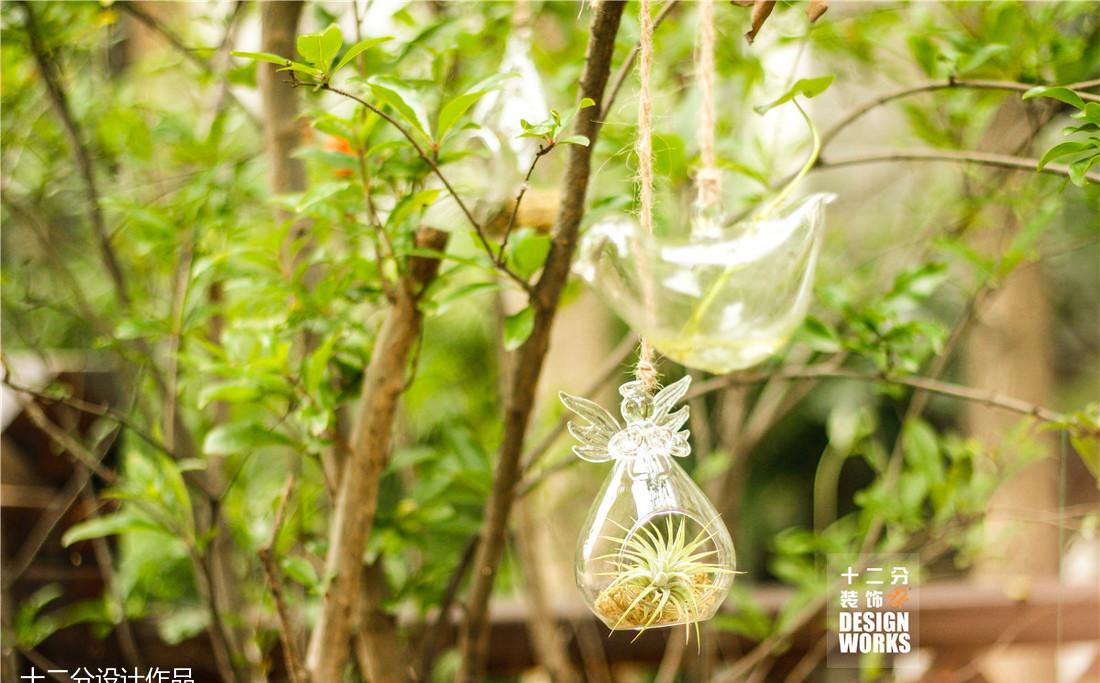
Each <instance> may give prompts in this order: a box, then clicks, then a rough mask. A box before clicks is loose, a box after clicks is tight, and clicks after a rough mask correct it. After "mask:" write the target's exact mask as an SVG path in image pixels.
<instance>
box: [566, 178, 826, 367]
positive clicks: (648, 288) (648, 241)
mask: <svg viewBox="0 0 1100 683" xmlns="http://www.w3.org/2000/svg"><path fill="white" fill-rule="evenodd" d="M832 199H833V195H830V194H814V195H811V196H810V197H807V198H806V199H804V200H802V201H801V202H800V203H798V204H795V205H794V206H793V207H791V208H789V209H787V210H786V211H785V212H783V210H782V209H780V210H779V211H777V212H774V213H773V212H769V213H768V214H767V215H765V216H757V217H753V218H752V219H750V220H747V221H739V222H730V221H727V220H725V219H724V218H723V217H722V216H721V214H718V215H709V214H699V215H696V216H695V217H694V222H693V223H692V225H691V230H690V232H687V234H685V233H684V232H682V231H672V234H669V235H664V236H657V235H651V234H648V233H646V232H644V231H641V230H640V229H639V227H638V223H637V221H635V220H634V219H633V218H632V217H629V216H626V215H613V216H610V217H608V218H606V219H604V220H602V221H601V222H599V223H597V224H596V225H595V226H593V227H592V229H591V230H589V231H588V232H586V233H585V235H584V237H583V238H582V239H581V243H580V247H579V254H578V257H577V259H576V261H575V263H574V270H575V272H577V274H579V275H580V276H581V277H582V278H583V279H584V280H585V281H587V282H588V283H589V285H591V286H592V287H593V289H595V290H596V291H597V292H598V293H599V294H600V295H601V296H602V297H603V299H604V300H605V301H607V303H608V304H609V305H610V306H611V308H612V309H614V310H615V312H616V313H618V314H619V316H620V317H622V318H623V319H624V320H625V321H626V322H627V323H629V324H630V327H631V328H633V329H634V331H636V332H637V333H638V334H640V335H641V336H644V337H645V338H646V339H648V340H649V341H650V343H652V344H653V345H654V346H655V347H656V348H657V350H658V351H660V352H661V353H662V354H663V355H664V356H666V357H668V358H671V359H672V360H674V361H676V362H677V363H681V364H683V365H685V366H687V367H691V368H697V369H699V370H706V371H707V372H713V373H715V374H723V373H727V372H732V371H734V370H740V369H743V368H747V367H750V366H752V365H756V364H757V363H760V362H761V361H763V360H765V359H767V358H768V357H770V356H771V355H772V354H773V353H775V352H776V351H777V350H778V349H780V348H781V347H782V346H783V345H784V344H785V343H786V342H787V340H788V339H789V338H790V336H791V334H792V333H793V332H794V331H795V329H797V328H798V326H799V325H800V324H801V323H802V319H803V317H804V316H805V315H806V309H807V307H808V306H809V303H810V295H811V291H812V289H813V274H814V269H815V266H816V263H817V255H818V251H819V250H820V246H821V239H820V236H821V233H822V230H823V226H824V221H825V205H826V204H828V203H829V202H830V201H832ZM777 213H778V214H779V215H777Z"/></svg>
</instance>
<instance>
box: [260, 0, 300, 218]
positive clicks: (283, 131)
mask: <svg viewBox="0 0 1100 683" xmlns="http://www.w3.org/2000/svg"><path fill="white" fill-rule="evenodd" d="M301 15H302V3H301V2H300V1H299V0H291V1H288V2H265V3H262V4H261V5H260V21H261V24H262V25H263V37H262V39H261V48H260V49H261V50H263V51H264V52H270V53H272V54H276V55H293V54H295V40H296V38H297V35H298V19H299V18H300V17H301ZM276 69H278V67H277V66H276V65H275V64H268V63H266V62H264V63H261V64H259V70H260V71H259V84H260V96H261V97H262V99H263V105H264V110H263V122H264V148H265V149H266V150H267V156H268V162H267V168H268V180H269V182H270V183H271V191H272V192H274V193H276V194H281V193H284V192H301V191H302V190H304V189H306V173H305V167H304V166H303V165H302V162H301V160H300V159H295V158H294V157H292V156H291V153H292V152H293V151H294V150H295V148H297V147H298V143H299V137H300V136H299V134H298V91H297V90H295V89H294V88H292V87H290V86H289V85H288V84H286V83H284V82H283V81H284V80H287V76H286V75H285V74H282V73H279V72H278V71H277V70H276ZM284 217H286V216H285V215H284Z"/></svg>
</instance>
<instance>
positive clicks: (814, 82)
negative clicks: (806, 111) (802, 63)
mask: <svg viewBox="0 0 1100 683" xmlns="http://www.w3.org/2000/svg"><path fill="white" fill-rule="evenodd" d="M834 78H836V77H835V76H833V75H832V74H829V75H828V76H818V77H817V78H802V79H799V80H798V82H797V83H795V84H794V85H793V86H791V89H790V90H788V91H787V92H785V93H783V94H782V95H780V96H779V97H778V98H777V99H775V100H773V101H772V102H771V103H769V104H765V105H762V106H759V107H755V111H756V113H757V114H763V113H764V112H766V111H768V110H771V109H774V108H775V107H778V106H779V105H781V104H783V103H785V102H790V101H791V100H793V99H794V98H796V97H798V96H799V95H802V96H803V97H807V98H813V97H817V96H818V95H820V94H821V93H823V92H825V91H826V90H827V89H828V88H829V86H830V85H832V83H833V79H834Z"/></svg>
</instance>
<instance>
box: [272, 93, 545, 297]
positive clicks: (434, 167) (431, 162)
mask: <svg viewBox="0 0 1100 683" xmlns="http://www.w3.org/2000/svg"><path fill="white" fill-rule="evenodd" d="M294 84H295V85H297V84H299V82H297V81H295V82H294ZM321 88H322V89H323V90H327V91H329V92H331V93H335V94H337V95H340V96H341V97H346V98H348V99H350V100H353V101H355V102H358V103H359V104H360V106H362V107H365V108H366V109H368V110H369V111H372V112H374V113H375V114H377V115H378V116H380V117H381V118H382V119H383V120H384V121H386V122H387V123H389V124H390V125H391V126H393V127H394V128H396V129H397V131H398V132H399V133H401V135H402V136H404V138H405V139H406V140H408V141H409V144H410V145H412V147H413V149H414V150H415V151H416V154H417V156H419V157H420V159H421V161H423V162H424V163H425V164H427V165H428V168H430V169H431V171H432V173H433V174H434V175H435V177H436V178H438V179H439V182H441V183H443V187H444V188H445V189H446V190H447V194H449V195H451V198H452V199H454V200H455V204H457V205H458V208H459V209H461V210H462V213H463V214H464V215H465V216H466V220H468V221H469V222H470V225H471V226H472V227H473V229H474V233H475V234H476V235H477V239H478V241H479V242H480V243H481V246H482V248H483V249H484V250H485V253H486V254H488V255H489V258H490V259H491V260H492V262H493V264H494V265H495V266H496V267H497V268H498V269H500V270H501V271H502V272H503V273H504V274H506V275H507V276H508V277H510V278H511V279H512V280H514V281H515V282H516V284H518V285H519V286H520V288H521V289H523V291H525V292H527V293H528V294H531V293H532V292H533V291H534V288H533V287H532V286H531V283H530V282H528V281H527V280H525V279H524V278H522V277H520V275H519V274H518V273H516V272H515V271H513V270H512V269H510V268H508V267H507V266H506V265H504V264H502V263H501V262H499V261H498V259H497V255H496V254H495V252H494V251H493V247H492V245H491V244H489V239H488V238H487V237H486V236H485V228H484V227H483V226H482V225H481V223H480V222H478V220H477V219H476V218H474V214H473V213H472V212H471V211H470V209H469V208H468V207H467V206H466V202H464V201H462V197H461V195H459V194H458V192H457V191H456V190H455V189H454V186H452V185H451V182H450V181H449V180H447V177H446V176H445V175H443V171H442V170H441V169H440V168H439V164H438V163H436V161H435V159H434V158H433V157H432V155H430V154H428V153H427V152H426V151H425V150H424V147H423V146H421V144H420V143H419V142H418V141H417V140H416V138H415V137H414V136H413V134H412V132H411V131H409V129H407V128H405V126H403V125H401V123H400V122H399V121H398V120H397V119H395V118H394V117H392V116H390V115H389V114H387V113H386V112H385V111H383V110H382V109H379V108H378V107H376V106H374V105H373V104H371V103H370V102H367V101H366V100H364V99H363V98H361V97H359V96H358V95H355V94H353V93H350V92H348V91H347V90H342V89H340V88H337V87H334V86H332V85H331V84H329V83H324V84H322V86H321Z"/></svg>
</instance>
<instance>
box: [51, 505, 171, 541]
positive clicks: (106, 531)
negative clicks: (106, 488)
mask: <svg viewBox="0 0 1100 683" xmlns="http://www.w3.org/2000/svg"><path fill="white" fill-rule="evenodd" d="M130 531H156V532H159V533H168V530H167V529H165V528H164V527H163V526H161V525H159V524H157V523H155V522H152V521H150V520H148V519H146V518H144V517H138V516H137V515H135V514H133V513H132V512H127V511H125V510H124V511H122V512H116V513H113V514H109V515H102V516H99V517H93V518H91V519H89V520H85V521H83V522H79V523H77V524H74V525H73V526H71V527H69V529H68V531H66V532H65V535H64V536H62V537H61V545H62V546H64V547H66V548H67V547H69V546H70V545H72V544H73V543H78V542H80V541H86V540H88V539H89V538H103V537H104V536H117V535H118V534H125V533H127V532H130Z"/></svg>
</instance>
